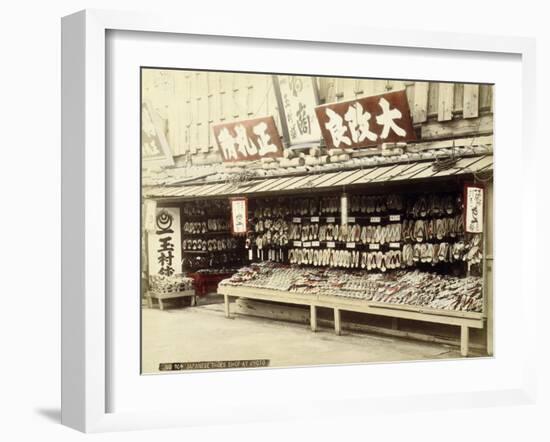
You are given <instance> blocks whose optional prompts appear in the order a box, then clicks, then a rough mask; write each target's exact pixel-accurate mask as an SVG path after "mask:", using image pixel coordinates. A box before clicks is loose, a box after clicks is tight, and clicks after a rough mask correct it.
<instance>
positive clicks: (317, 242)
mask: <svg viewBox="0 0 550 442" xmlns="http://www.w3.org/2000/svg"><path fill="white" fill-rule="evenodd" d="M311 246H312V247H319V241H312V242H311Z"/></svg>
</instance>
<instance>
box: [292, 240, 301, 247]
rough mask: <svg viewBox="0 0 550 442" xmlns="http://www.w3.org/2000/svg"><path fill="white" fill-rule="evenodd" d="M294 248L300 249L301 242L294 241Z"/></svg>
mask: <svg viewBox="0 0 550 442" xmlns="http://www.w3.org/2000/svg"><path fill="white" fill-rule="evenodd" d="M293 244H294V247H302V241H294V243H293Z"/></svg>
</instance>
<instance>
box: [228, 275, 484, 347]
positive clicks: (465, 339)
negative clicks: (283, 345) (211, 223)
mask: <svg viewBox="0 0 550 442" xmlns="http://www.w3.org/2000/svg"><path fill="white" fill-rule="evenodd" d="M218 293H219V294H222V295H223V296H224V302H225V316H226V317H227V318H230V317H231V314H230V304H229V301H230V298H248V299H256V300H261V301H270V302H281V303H287V304H296V305H306V306H309V308H310V325H311V330H312V331H317V307H324V308H330V309H333V310H334V330H335V332H336V334H338V335H339V334H341V331H342V330H341V319H340V318H341V316H340V312H341V311H350V312H359V313H368V314H371V315H379V316H387V317H392V318H400V319H411V320H416V321H426V322H434V323H438V324H447V325H454V326H458V327H459V328H460V353H461V355H462V356H468V346H469V335H470V334H469V329H470V328H477V329H482V328H483V327H484V323H485V320H486V317H485V316H484V314H483V313H481V312H469V311H455V310H445V309H433V308H426V307H418V306H414V305H403V304H391V303H381V302H373V301H366V300H363V299H353V298H345V297H340V296H328V295H318V294H307V293H291V292H288V291H282V290H273V289H265V288H255V287H246V286H229V285H220V286H219V287H218Z"/></svg>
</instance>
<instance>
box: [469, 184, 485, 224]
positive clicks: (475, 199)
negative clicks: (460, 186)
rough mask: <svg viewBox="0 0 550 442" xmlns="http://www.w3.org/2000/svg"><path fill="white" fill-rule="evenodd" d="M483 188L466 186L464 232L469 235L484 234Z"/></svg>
mask: <svg viewBox="0 0 550 442" xmlns="http://www.w3.org/2000/svg"><path fill="white" fill-rule="evenodd" d="M483 194H484V189H483V187H481V186H476V185H472V184H466V185H465V186H464V230H465V231H466V232H467V233H482V232H483V197H484V195H483Z"/></svg>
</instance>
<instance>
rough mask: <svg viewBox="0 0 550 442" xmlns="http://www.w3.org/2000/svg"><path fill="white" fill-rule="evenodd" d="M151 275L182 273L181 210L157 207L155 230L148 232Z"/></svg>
mask: <svg viewBox="0 0 550 442" xmlns="http://www.w3.org/2000/svg"><path fill="white" fill-rule="evenodd" d="M148 236H149V241H148V244H147V245H148V255H149V260H148V261H149V275H150V276H153V275H163V276H172V275H173V274H175V273H181V231H180V210H179V208H177V207H176V208H174V207H161V208H157V209H156V216H155V225H154V230H153V231H149V232H148Z"/></svg>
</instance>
